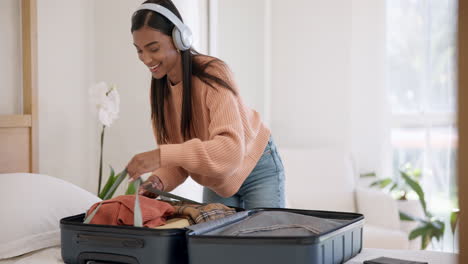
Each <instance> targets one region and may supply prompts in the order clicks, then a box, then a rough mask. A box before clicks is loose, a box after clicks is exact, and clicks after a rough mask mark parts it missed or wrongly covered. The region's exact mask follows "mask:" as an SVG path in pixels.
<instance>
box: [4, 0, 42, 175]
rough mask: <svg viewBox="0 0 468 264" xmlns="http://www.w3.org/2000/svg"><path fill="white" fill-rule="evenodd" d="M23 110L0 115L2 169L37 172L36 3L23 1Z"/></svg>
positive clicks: (31, 0)
mask: <svg viewBox="0 0 468 264" xmlns="http://www.w3.org/2000/svg"><path fill="white" fill-rule="evenodd" d="M21 21H22V25H21V27H22V45H23V46H22V57H23V62H22V64H23V72H22V76H23V90H22V94H23V98H22V99H23V104H22V105H23V113H22V114H18V115H0V173H7V172H38V142H37V5H36V0H22V1H21Z"/></svg>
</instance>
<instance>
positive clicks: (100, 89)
mask: <svg viewBox="0 0 468 264" xmlns="http://www.w3.org/2000/svg"><path fill="white" fill-rule="evenodd" d="M90 95H91V100H92V102H93V104H95V105H96V107H97V109H98V111H99V113H98V115H99V121H100V122H101V123H102V124H103V125H104V126H106V127H109V126H110V125H111V124H112V122H113V121H114V120H116V119H117V118H118V117H119V110H120V108H119V105H120V96H119V93H118V92H117V87H116V86H115V85H112V86H109V85H108V84H107V83H105V82H99V83H96V84H95V85H93V86H92V87H91V89H90Z"/></svg>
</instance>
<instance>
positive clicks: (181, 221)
mask: <svg viewBox="0 0 468 264" xmlns="http://www.w3.org/2000/svg"><path fill="white" fill-rule="evenodd" d="M189 225H190V223H189V221H188V220H187V218H171V219H167V221H166V224H164V225H162V226H157V227H154V228H155V229H170V228H184V227H187V226H189Z"/></svg>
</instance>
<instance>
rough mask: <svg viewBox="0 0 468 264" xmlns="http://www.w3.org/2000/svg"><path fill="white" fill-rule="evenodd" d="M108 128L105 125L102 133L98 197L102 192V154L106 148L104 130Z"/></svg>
mask: <svg viewBox="0 0 468 264" xmlns="http://www.w3.org/2000/svg"><path fill="white" fill-rule="evenodd" d="M105 128H106V126H105V125H102V132H101V157H100V159H99V182H98V192H97V193H98V195H99V193H100V192H101V182H102V152H103V146H104V129H105Z"/></svg>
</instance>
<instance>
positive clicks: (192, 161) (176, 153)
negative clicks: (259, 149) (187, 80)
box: [160, 67, 245, 177]
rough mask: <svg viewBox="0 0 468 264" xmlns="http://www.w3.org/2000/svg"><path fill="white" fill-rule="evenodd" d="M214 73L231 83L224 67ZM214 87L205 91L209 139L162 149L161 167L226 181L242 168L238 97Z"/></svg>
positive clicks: (195, 140)
mask: <svg viewBox="0 0 468 264" xmlns="http://www.w3.org/2000/svg"><path fill="white" fill-rule="evenodd" d="M215 69H216V71H213V72H212V73H213V74H215V75H217V76H219V77H221V78H224V80H227V82H228V83H233V82H231V80H232V78H231V72H230V71H229V70H228V69H227V68H226V67H216V68H215ZM211 70H213V68H212V69H211ZM213 86H214V88H213V87H206V89H207V90H206V106H207V108H208V110H209V120H210V124H209V127H208V131H209V139H208V140H205V141H202V140H200V139H198V138H193V139H191V140H188V141H186V142H184V143H181V144H167V145H161V146H160V149H161V167H166V168H168V167H175V166H179V167H183V168H184V169H185V170H187V171H189V172H190V173H194V174H200V175H206V176H210V177H226V176H229V175H232V174H233V173H234V172H235V171H236V170H237V168H238V167H239V166H240V165H241V162H242V159H243V157H244V152H245V143H244V133H243V124H242V119H241V114H240V110H239V107H240V106H239V101H238V98H237V95H236V94H234V93H233V92H232V91H231V90H229V89H227V88H225V87H222V86H220V85H217V84H213ZM194 118H196V117H194Z"/></svg>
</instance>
